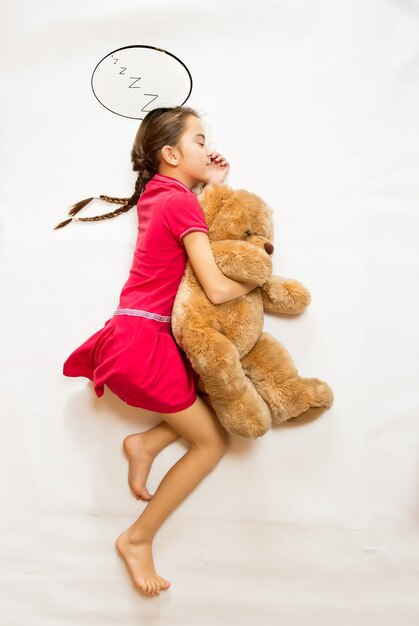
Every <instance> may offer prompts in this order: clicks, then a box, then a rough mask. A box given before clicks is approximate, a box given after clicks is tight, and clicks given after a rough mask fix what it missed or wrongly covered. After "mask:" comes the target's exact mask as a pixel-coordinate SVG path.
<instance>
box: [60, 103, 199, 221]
mask: <svg viewBox="0 0 419 626" xmlns="http://www.w3.org/2000/svg"><path fill="white" fill-rule="evenodd" d="M189 115H194V116H195V117H199V114H198V113H197V112H196V111H195V109H192V108H191V107H184V106H176V107H159V108H156V109H153V110H152V111H149V112H148V113H147V115H146V116H145V117H144V119H143V120H142V122H141V124H140V127H139V129H138V131H137V134H136V136H135V141H134V145H133V147H132V150H131V162H132V169H133V170H134V172H138V177H137V181H136V183H135V190H134V193H133V194H132V196H131V198H115V197H113V196H105V195H101V196H99V199H100V200H104V201H105V202H110V203H113V204H122V206H120V207H118V208H117V209H115V210H114V211H111V212H110V213H104V214H103V215H94V216H93V217H74V216H75V215H77V213H78V212H79V211H80V210H81V209H83V208H84V207H85V206H86V205H87V204H89V203H90V202H91V201H92V200H94V199H95V198H94V197H92V198H86V199H85V200H80V202H77V203H76V204H74V205H73V206H72V207H71V209H70V210H69V212H68V213H69V215H71V216H73V217H71V218H70V219H67V220H64V222H60V223H59V224H57V226H55V228H54V229H53V230H57V229H58V228H63V226H66V225H67V224H69V223H70V222H71V221H73V220H74V221H78V222H97V221H99V220H108V219H111V218H113V217H117V215H120V214H121V213H125V212H126V211H129V210H130V209H131V208H132V207H133V206H135V205H136V204H137V202H138V199H139V197H140V195H141V194H142V193H143V191H144V188H145V186H146V184H147V183H148V181H149V180H151V179H152V178H153V176H154V175H155V174H157V172H158V169H159V166H160V158H161V154H160V151H161V149H162V148H163V147H164V146H166V145H169V146H176V145H177V143H178V142H179V141H180V138H181V136H182V134H183V131H184V129H185V125H186V119H187V117H188V116H189Z"/></svg>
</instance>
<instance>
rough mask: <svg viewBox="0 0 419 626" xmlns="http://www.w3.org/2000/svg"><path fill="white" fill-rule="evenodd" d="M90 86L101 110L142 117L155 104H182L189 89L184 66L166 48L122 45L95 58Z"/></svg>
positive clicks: (189, 82) (165, 105) (190, 80)
mask: <svg viewBox="0 0 419 626" xmlns="http://www.w3.org/2000/svg"><path fill="white" fill-rule="evenodd" d="M91 85H92V90H93V93H94V95H95V97H96V98H97V100H98V101H99V102H100V104H101V105H102V106H104V107H105V109H108V111H111V112H112V113H116V115H121V116H122V117H129V118H131V119H136V120H142V119H143V118H144V117H145V115H146V114H147V113H148V112H149V111H151V110H152V109H155V108H157V107H172V106H181V105H183V104H185V102H186V101H187V99H188V98H189V96H190V94H191V91H192V76H191V74H190V72H189V70H188V68H187V67H186V65H185V64H184V63H183V62H182V61H181V60H180V59H178V58H177V57H176V56H175V55H174V54H171V53H170V52H167V50H162V48H156V47H154V46H142V45H138V46H125V47H124V48H118V49H117V50H114V51H113V52H110V53H109V54H107V55H106V56H105V57H103V59H102V60H101V61H99V63H98V64H97V65H96V67H95V69H94V70H93V74H92V80H91Z"/></svg>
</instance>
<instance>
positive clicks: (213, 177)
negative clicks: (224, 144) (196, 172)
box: [206, 150, 230, 185]
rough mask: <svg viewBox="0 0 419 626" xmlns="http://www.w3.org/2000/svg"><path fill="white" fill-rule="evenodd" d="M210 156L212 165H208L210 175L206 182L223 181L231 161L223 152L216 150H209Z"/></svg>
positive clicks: (208, 183)
mask: <svg viewBox="0 0 419 626" xmlns="http://www.w3.org/2000/svg"><path fill="white" fill-rule="evenodd" d="M208 156H209V158H210V159H211V165H209V166H208V169H209V172H210V175H209V180H208V181H207V182H206V184H207V185H210V184H211V183H223V182H224V180H225V177H226V176H227V174H228V170H229V167H230V163H229V162H228V161H227V159H226V158H225V157H223V155H222V154H220V153H219V152H215V150H212V151H211V152H209V153H208Z"/></svg>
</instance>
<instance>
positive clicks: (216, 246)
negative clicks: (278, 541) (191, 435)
mask: <svg viewBox="0 0 419 626" xmlns="http://www.w3.org/2000/svg"><path fill="white" fill-rule="evenodd" d="M197 199H198V201H199V203H200V205H201V207H202V210H203V213H204V215H205V219H206V222H207V224H208V229H209V238H210V242H211V247H212V250H213V253H214V258H215V261H216V263H217V265H218V267H219V268H220V269H221V271H222V272H223V274H225V275H226V276H228V277H229V278H232V279H233V280H237V281H240V282H252V283H254V284H256V285H257V287H256V288H255V289H253V290H252V291H251V292H249V293H248V294H246V295H244V296H241V297H239V298H236V299H234V300H230V301H228V302H224V303H222V304H213V303H212V302H211V301H210V300H209V299H208V298H207V296H206V294H205V292H204V290H203V289H202V287H201V285H200V283H199V281H198V278H197V276H196V274H195V273H194V271H193V268H192V266H191V264H190V262H189V261H188V262H187V264H186V269H185V273H184V276H183V277H182V280H181V282H180V284H179V287H178V291H177V293H176V297H175V300H174V304H173V309H172V319H171V325H172V331H173V336H174V338H175V341H176V343H177V344H178V345H179V346H180V348H181V349H182V350H183V351H184V352H185V354H186V356H187V358H188V359H189V361H190V363H191V365H192V367H193V369H194V370H195V372H196V374H197V380H198V384H197V392H198V393H199V394H200V395H202V398H203V399H204V400H205V402H206V403H207V404H208V405H209V406H211V407H212V409H213V410H214V411H215V413H216V415H217V417H218V419H219V420H220V422H221V424H222V425H223V426H224V428H225V429H226V430H227V431H228V432H230V433H234V434H236V435H239V436H241V437H244V438H247V439H255V438H257V437H260V436H262V435H264V434H265V433H266V432H267V430H268V429H269V428H271V427H272V426H273V425H278V424H282V423H283V422H285V421H287V420H290V419H296V418H297V417H298V419H299V420H300V419H301V417H302V416H304V415H305V414H306V413H307V412H309V410H310V409H311V408H312V407H323V410H324V409H326V408H329V407H330V406H331V405H332V403H333V392H332V390H331V388H330V387H329V385H328V384H327V383H325V382H324V381H322V380H320V379H318V378H302V377H300V376H299V375H298V372H297V369H296V367H295V365H294V363H293V361H292V358H291V356H290V354H289V352H288V351H287V350H286V349H285V347H284V346H283V345H282V344H281V343H280V342H279V341H278V340H277V339H275V338H274V337H273V336H272V335H270V334H269V333H267V332H264V331H263V320H264V311H266V312H268V313H285V314H291V315H295V314H299V313H302V312H303V311H304V310H305V308H306V307H307V306H308V305H309V304H310V301H311V295H310V292H309V291H308V290H307V289H306V288H305V287H304V286H303V285H302V284H301V283H300V282H298V281H296V280H292V279H287V278H283V277H280V276H273V275H272V254H273V252H274V246H273V243H272V241H273V236H274V229H273V220H272V209H271V208H270V207H269V206H268V205H267V204H266V203H265V202H264V201H263V200H262V199H261V198H260V197H259V196H257V195H256V194H254V193H251V192H249V191H246V190H245V189H233V188H231V187H230V186H229V185H226V184H224V183H213V184H210V185H208V186H206V187H205V188H204V189H203V190H202V191H201V193H199V195H197Z"/></svg>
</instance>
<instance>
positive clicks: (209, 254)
mask: <svg viewBox="0 0 419 626" xmlns="http://www.w3.org/2000/svg"><path fill="white" fill-rule="evenodd" d="M183 243H184V246H185V250H186V252H187V255H188V258H189V261H190V263H191V265H192V269H193V271H194V272H195V274H196V276H197V278H198V280H199V282H200V283H201V286H202V289H203V290H204V291H205V295H206V296H207V298H208V300H210V302H212V303H213V304H223V303H224V302H229V300H235V299H236V298H240V296H245V295H246V294H247V293H249V291H253V289H255V288H256V287H258V286H259V285H256V284H254V283H242V282H238V281H237V280H232V279H231V278H228V277H227V276H225V275H224V274H223V273H222V271H221V270H220V268H219V267H218V265H217V263H216V262H215V258H214V253H213V251H212V248H211V243H210V240H209V237H208V235H207V234H206V233H203V232H201V231H192V232H190V233H187V234H186V235H185V236H184V237H183Z"/></svg>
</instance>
